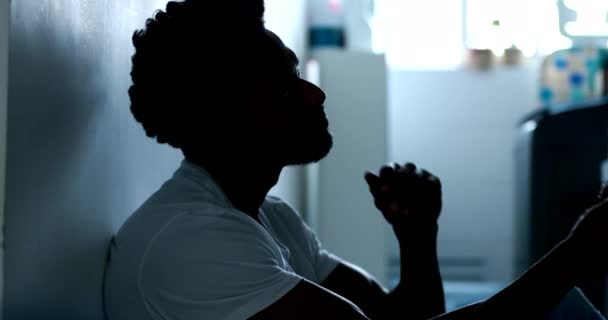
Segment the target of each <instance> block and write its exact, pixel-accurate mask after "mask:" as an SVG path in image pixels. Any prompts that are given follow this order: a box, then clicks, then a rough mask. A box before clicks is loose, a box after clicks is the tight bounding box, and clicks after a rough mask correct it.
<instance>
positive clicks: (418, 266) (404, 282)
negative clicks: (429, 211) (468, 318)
mask: <svg viewBox="0 0 608 320" xmlns="http://www.w3.org/2000/svg"><path fill="white" fill-rule="evenodd" d="M434 229H435V230H432V231H429V232H425V235H424V237H422V236H418V235H416V236H415V237H412V238H409V239H405V240H404V241H400V243H401V245H400V254H401V278H400V282H399V285H398V286H397V288H395V290H394V291H393V292H391V295H393V297H392V299H394V300H395V302H396V304H397V305H398V306H400V308H401V309H402V310H403V312H405V313H406V314H405V315H406V316H408V318H407V319H429V318H431V317H433V316H436V315H439V314H442V313H444V312H445V297H444V292H443V282H442V280H441V273H440V270H439V261H438V258H437V229H436V226H435V227H434ZM404 306H406V307H404Z"/></svg>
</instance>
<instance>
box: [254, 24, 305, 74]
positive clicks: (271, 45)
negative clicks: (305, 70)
mask: <svg viewBox="0 0 608 320" xmlns="http://www.w3.org/2000/svg"><path fill="white" fill-rule="evenodd" d="M261 54H262V57H261V58H267V59H262V60H265V62H269V63H270V64H275V65H282V66H283V67H287V68H289V69H292V68H294V67H295V66H297V65H298V64H299V61H298V57H297V56H296V54H295V53H294V52H293V50H291V49H289V48H288V47H287V46H285V44H284V43H283V41H282V40H281V39H280V38H279V37H278V36H277V35H276V34H274V33H273V32H272V31H269V30H267V31H266V36H265V41H263V43H262V46H261Z"/></svg>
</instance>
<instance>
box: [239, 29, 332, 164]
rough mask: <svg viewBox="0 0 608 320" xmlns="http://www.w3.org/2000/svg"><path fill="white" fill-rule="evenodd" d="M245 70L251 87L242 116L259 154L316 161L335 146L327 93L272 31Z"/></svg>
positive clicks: (281, 160) (288, 161)
mask: <svg viewBox="0 0 608 320" xmlns="http://www.w3.org/2000/svg"><path fill="white" fill-rule="evenodd" d="M266 36H267V37H266V39H265V40H264V41H263V43H262V44H261V45H260V47H259V50H257V54H256V57H254V60H253V61H255V62H254V65H253V66H251V67H252V69H251V70H245V72H244V73H246V74H247V76H248V77H250V79H249V80H250V82H251V83H252V86H251V92H249V93H248V99H247V101H248V103H247V105H246V106H245V111H244V112H243V114H242V115H241V116H242V118H241V119H240V121H239V122H240V123H241V124H243V127H241V128H239V131H240V132H241V133H243V135H245V136H243V137H242V139H244V140H246V141H247V143H248V144H250V145H251V146H253V149H254V150H256V151H255V152H256V153H258V154H257V155H255V157H256V158H260V159H261V160H264V161H270V162H273V163H278V164H280V165H296V164H307V163H311V162H316V161H319V160H321V159H322V158H324V157H325V156H326V155H327V154H328V153H329V151H330V149H331V147H332V143H333V142H332V136H331V134H330V133H329V130H328V125H329V123H328V120H327V117H326V115H325V111H324V107H323V103H324V102H325V93H324V92H323V91H322V90H321V89H319V88H318V87H317V86H315V85H313V84H311V83H309V82H307V81H305V80H302V79H301V78H300V73H299V68H298V64H299V62H298V59H297V57H296V55H295V54H294V53H293V51H291V50H290V49H288V48H287V47H285V45H284V44H283V42H282V41H281V40H280V39H279V38H278V37H277V36H276V35H275V34H274V33H272V32H270V31H267V33H266Z"/></svg>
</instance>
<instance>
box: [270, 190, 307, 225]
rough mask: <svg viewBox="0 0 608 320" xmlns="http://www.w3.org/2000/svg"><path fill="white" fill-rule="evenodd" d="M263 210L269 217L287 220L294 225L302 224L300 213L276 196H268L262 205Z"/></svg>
mask: <svg viewBox="0 0 608 320" xmlns="http://www.w3.org/2000/svg"><path fill="white" fill-rule="evenodd" d="M262 210H263V211H264V212H266V213H267V215H268V216H272V217H274V218H279V219H282V220H287V221H289V222H292V223H293V222H299V223H301V222H302V217H301V216H300V213H298V211H297V210H296V209H294V208H293V207H292V206H291V205H289V204H288V203H287V202H285V201H284V200H283V199H281V198H279V197H276V196H267V197H266V199H265V201H264V203H263V204H262Z"/></svg>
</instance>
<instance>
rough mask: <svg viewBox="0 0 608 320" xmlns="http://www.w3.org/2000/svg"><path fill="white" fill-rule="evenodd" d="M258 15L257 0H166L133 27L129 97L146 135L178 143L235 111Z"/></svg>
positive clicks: (258, 32)
mask: <svg viewBox="0 0 608 320" xmlns="http://www.w3.org/2000/svg"><path fill="white" fill-rule="evenodd" d="M263 16H264V1H263V0H236V1H235V0H233V1H223V0H209V1H204V0H184V1H171V2H169V3H168V4H167V6H166V10H165V11H162V10H158V11H156V12H155V13H154V16H153V18H150V19H148V20H147V21H146V25H145V28H144V29H141V30H136V31H135V33H134V34H133V38H132V39H133V45H134V46H135V54H134V55H133V57H132V63H133V66H132V70H131V79H132V81H133V84H132V86H131V87H130V89H129V97H130V99H131V112H132V113H133V116H134V117H135V119H136V120H137V121H138V122H139V123H141V124H142V126H143V128H144V130H145V132H146V135H147V136H148V137H151V138H156V140H157V141H158V142H159V143H161V144H163V143H168V144H169V145H171V146H173V147H175V148H182V147H183V146H184V144H185V143H186V142H187V141H188V139H192V138H191V137H192V136H193V135H196V134H197V130H198V129H199V128H201V127H202V126H204V125H205V123H209V121H213V120H215V119H217V118H218V117H223V116H227V115H230V114H232V113H233V112H235V111H236V110H237V109H238V106H239V102H240V101H242V99H243V94H239V93H242V92H244V91H243V90H244V89H245V85H246V84H245V82H246V80H245V79H246V77H245V74H244V72H245V70H247V69H248V65H249V64H251V58H250V57H251V56H252V54H251V53H252V52H253V51H252V50H254V48H255V45H256V44H257V43H259V41H260V40H259V39H261V37H262V35H263V34H264V32H265V27H264V20H263ZM218 101H221V102H219V103H218Z"/></svg>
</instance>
